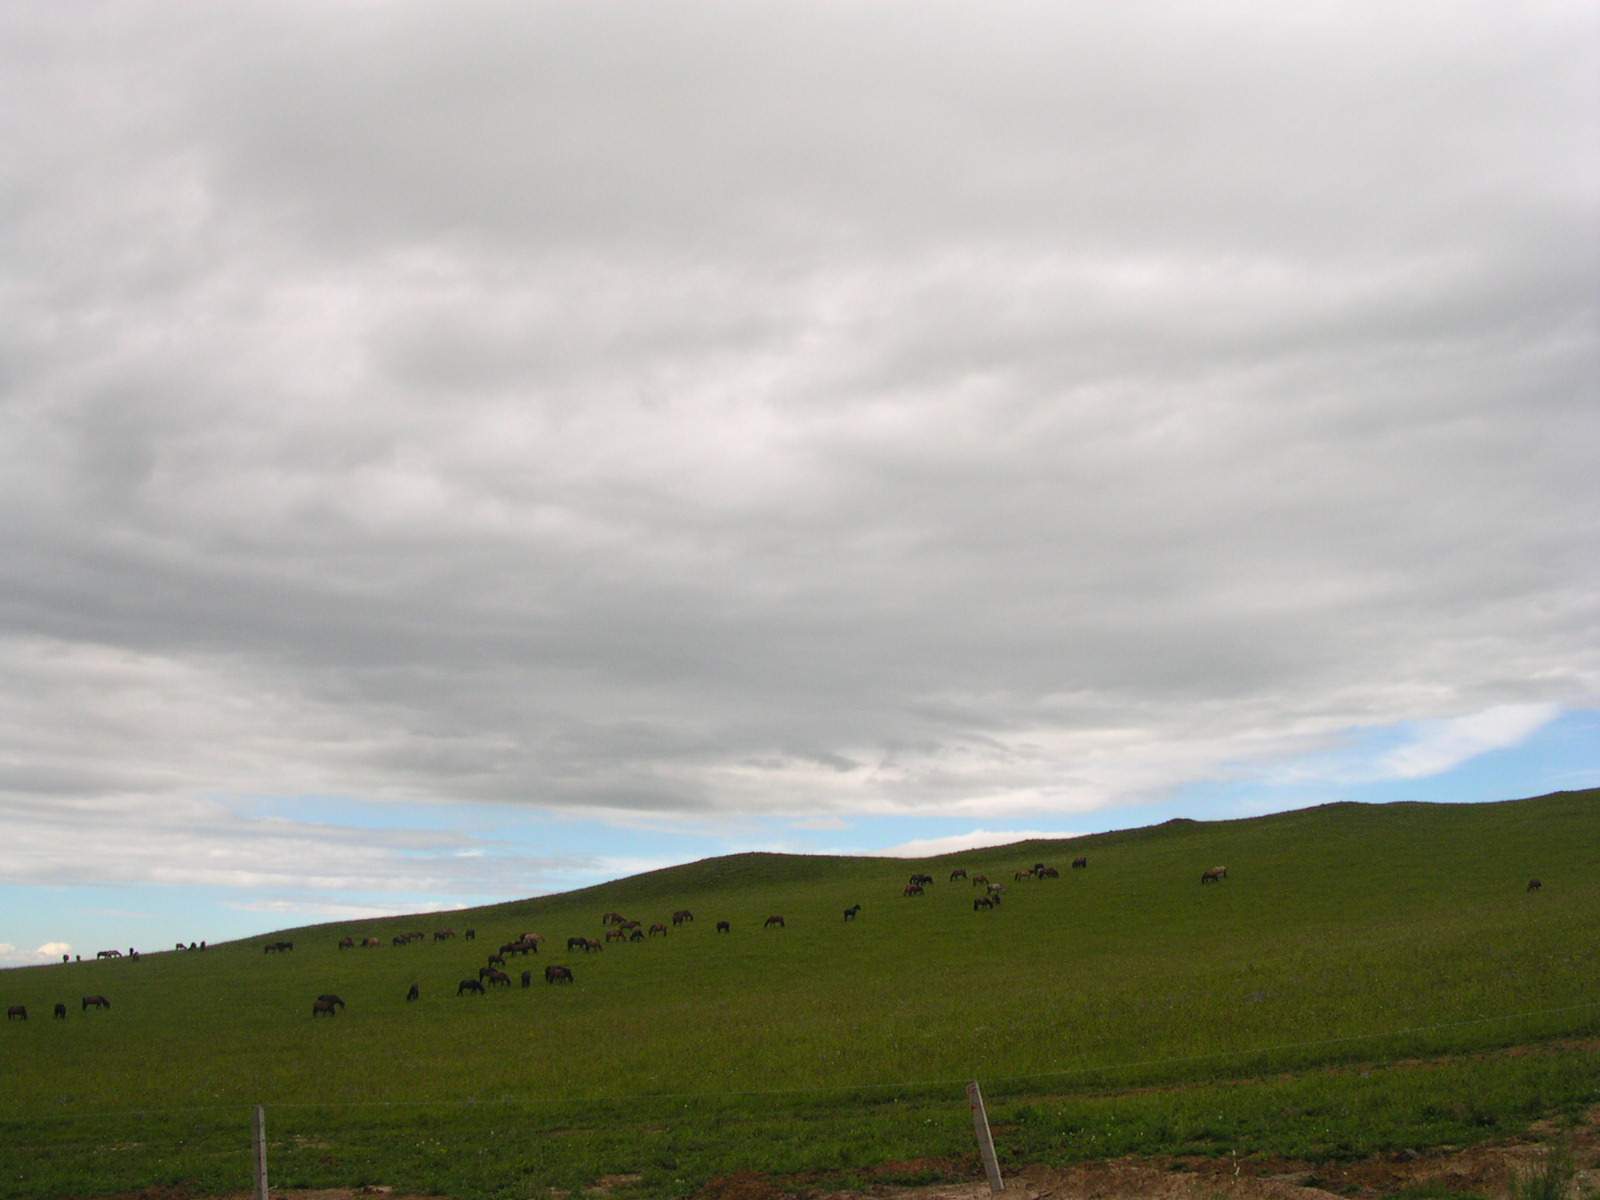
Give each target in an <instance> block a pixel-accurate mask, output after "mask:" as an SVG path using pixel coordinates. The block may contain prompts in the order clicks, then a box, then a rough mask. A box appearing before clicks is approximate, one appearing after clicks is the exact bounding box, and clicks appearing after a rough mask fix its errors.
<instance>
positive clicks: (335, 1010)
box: [311, 1000, 339, 1019]
mask: <svg viewBox="0 0 1600 1200" xmlns="http://www.w3.org/2000/svg"><path fill="white" fill-rule="evenodd" d="M338 1015H339V1006H338V1005H336V1004H335V1003H334V1002H333V1001H332V1000H313V1001H312V1002H311V1016H312V1018H313V1019H315V1018H317V1017H321V1016H328V1017H337V1016H338Z"/></svg>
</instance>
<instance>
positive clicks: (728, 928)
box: [717, 921, 733, 933]
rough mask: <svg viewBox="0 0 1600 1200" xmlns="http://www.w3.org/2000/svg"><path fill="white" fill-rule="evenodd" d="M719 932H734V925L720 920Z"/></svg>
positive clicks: (718, 923) (718, 924)
mask: <svg viewBox="0 0 1600 1200" xmlns="http://www.w3.org/2000/svg"><path fill="white" fill-rule="evenodd" d="M717 932H718V933H732V932H733V926H732V925H730V924H728V923H727V922H726V921H718V922H717Z"/></svg>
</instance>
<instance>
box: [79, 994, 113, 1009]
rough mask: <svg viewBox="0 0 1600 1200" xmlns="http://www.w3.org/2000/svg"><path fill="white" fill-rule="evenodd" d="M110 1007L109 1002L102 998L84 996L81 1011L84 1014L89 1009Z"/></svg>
mask: <svg viewBox="0 0 1600 1200" xmlns="http://www.w3.org/2000/svg"><path fill="white" fill-rule="evenodd" d="M110 1007H111V1001H109V1000H107V999H106V998H105V997H104V996H85V997H84V998H83V1010H82V1011H84V1012H88V1011H89V1010H90V1009H91V1008H110Z"/></svg>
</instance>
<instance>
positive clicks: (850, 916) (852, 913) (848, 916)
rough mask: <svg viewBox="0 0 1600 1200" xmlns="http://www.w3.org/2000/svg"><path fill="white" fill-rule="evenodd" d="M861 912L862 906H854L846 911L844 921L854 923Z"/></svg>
mask: <svg viewBox="0 0 1600 1200" xmlns="http://www.w3.org/2000/svg"><path fill="white" fill-rule="evenodd" d="M860 911H861V905H859V904H852V905H851V906H850V907H849V908H847V909H845V910H844V919H845V920H846V921H854V920H855V919H856V914H857V913H859V912H860Z"/></svg>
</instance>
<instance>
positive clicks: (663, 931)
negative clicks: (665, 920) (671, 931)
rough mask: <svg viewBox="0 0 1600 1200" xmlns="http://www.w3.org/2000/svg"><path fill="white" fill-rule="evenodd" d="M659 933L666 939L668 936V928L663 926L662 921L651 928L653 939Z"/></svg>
mask: <svg viewBox="0 0 1600 1200" xmlns="http://www.w3.org/2000/svg"><path fill="white" fill-rule="evenodd" d="M658 933H659V934H660V935H661V936H662V937H666V936H667V927H666V926H665V925H663V924H662V923H661V922H660V921H657V922H656V923H655V924H654V925H652V926H650V936H651V937H655V935H656V934H658Z"/></svg>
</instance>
